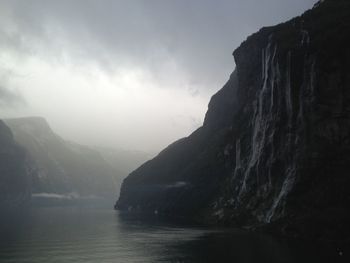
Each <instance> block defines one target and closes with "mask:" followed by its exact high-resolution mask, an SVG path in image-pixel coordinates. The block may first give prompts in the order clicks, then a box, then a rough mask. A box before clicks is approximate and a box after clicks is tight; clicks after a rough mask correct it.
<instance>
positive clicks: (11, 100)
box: [0, 0, 316, 153]
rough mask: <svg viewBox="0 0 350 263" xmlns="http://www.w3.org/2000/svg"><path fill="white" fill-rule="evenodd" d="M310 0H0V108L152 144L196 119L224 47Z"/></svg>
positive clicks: (83, 132)
mask: <svg viewBox="0 0 350 263" xmlns="http://www.w3.org/2000/svg"><path fill="white" fill-rule="evenodd" d="M315 2H316V0H293V1H290V0H216V1H213V0H60V1H57V0H0V118H12V117H23V116H41V117H44V118H46V120H47V121H48V122H49V124H50V125H51V127H52V128H53V130H54V131H55V132H56V133H57V134H59V135H61V136H62V137H63V138H65V139H67V140H71V141H75V142H78V143H81V144H85V145H94V146H108V147H117V148H123V149H132V150H142V151H146V152H151V153H156V152H158V151H160V150H161V149H162V148H164V147H165V146H167V145H168V144H170V143H171V142H173V141H174V140H177V139H179V138H181V137H184V136H188V135H189V134H190V133H191V132H193V131H194V130H195V129H196V128H198V127H199V126H201V124H202V122H203V119H204V116H205V112H206V110H207V105H208V103H209V100H210V97H211V96H212V95H213V94H214V93H215V92H216V91H218V90H219V89H220V88H221V87H222V86H223V85H224V84H225V82H226V81H227V80H228V78H229V75H230V73H231V72H232V71H233V70H234V67H235V64H234V59H233V57H232V52H233V50H234V49H235V48H237V47H238V46H239V45H240V43H241V42H242V41H244V40H245V39H246V38H247V37H248V36H249V35H250V34H252V33H254V32H256V31H257V30H259V29H260V28H261V27H263V26H271V25H275V24H278V23H280V22H283V21H286V20H288V19H290V18H292V17H294V16H297V15H300V14H302V13H303V12H304V11H305V10H307V9H310V8H311V7H312V6H313V5H314V4H315Z"/></svg>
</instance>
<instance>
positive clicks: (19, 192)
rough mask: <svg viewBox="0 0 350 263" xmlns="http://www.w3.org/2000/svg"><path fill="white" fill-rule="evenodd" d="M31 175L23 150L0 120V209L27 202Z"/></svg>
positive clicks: (29, 193)
mask: <svg viewBox="0 0 350 263" xmlns="http://www.w3.org/2000/svg"><path fill="white" fill-rule="evenodd" d="M32 173H33V171H32V170H31V169H30V163H29V161H28V159H27V158H26V154H25V151H24V149H22V148H21V147H19V146H18V145H17V144H16V142H15V141H14V139H13V135H12V133H11V130H10V129H9V128H8V127H7V126H6V125H5V124H4V122H3V121H1V120H0V208H4V207H6V208H10V207H17V206H19V205H23V204H24V203H26V202H28V201H29V199H30V195H31V185H30V181H31V180H30V178H31V176H32Z"/></svg>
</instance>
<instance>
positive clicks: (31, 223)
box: [0, 207, 348, 263]
mask: <svg viewBox="0 0 350 263" xmlns="http://www.w3.org/2000/svg"><path fill="white" fill-rule="evenodd" d="M340 251H341V252H342V253H343V255H342V256H340V255H339V252H340ZM347 251H348V250H346V248H345V247H344V245H339V244H337V245H336V244H319V243H310V242H298V241H291V240H284V239H276V238H272V237H269V236H264V235H260V234H252V233H247V232H244V231H239V230H232V229H230V230H229V229H208V228H201V227H191V226H180V225H174V224H169V223H164V222H161V221H157V222H154V221H153V222H149V221H148V222H145V221H142V222H141V221H139V220H136V219H134V218H130V217H129V216H125V215H122V214H119V213H118V212H116V211H113V210H111V209H96V208H91V207H90V208H87V207H84V208H76V207H75V208H73V207H61V208H59V207H55V208H35V209H34V208H33V209H31V210H29V211H22V212H21V213H17V214H16V215H12V216H11V217H9V216H8V215H4V214H3V212H2V214H1V222H0V262H16V263H22V262H122V263H124V262H236V263H243V262H270V263H273V262H279V263H280V262H287V263H289V262H348V261H347V259H346V256H347Z"/></svg>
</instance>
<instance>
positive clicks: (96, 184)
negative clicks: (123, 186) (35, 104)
mask: <svg viewBox="0 0 350 263" xmlns="http://www.w3.org/2000/svg"><path fill="white" fill-rule="evenodd" d="M5 122H6V124H7V125H8V126H9V127H10V129H11V130H12V132H13V134H14V139H15V140H16V141H17V143H18V144H20V145H21V146H22V147H24V148H25V149H26V150H27V152H28V153H29V157H30V158H31V159H32V160H33V163H35V167H36V172H37V173H36V174H37V175H36V176H35V177H33V178H32V180H33V182H32V191H33V193H42V192H46V193H58V194H65V193H71V192H75V193H77V194H79V195H82V196H85V195H98V196H105V197H112V196H114V195H115V191H116V189H117V185H118V182H116V174H115V173H116V171H115V170H114V169H113V167H111V166H110V165H109V164H108V163H107V162H106V161H105V160H104V159H103V158H102V157H101V156H100V154H99V153H98V152H97V151H95V150H93V149H90V148H88V147H85V146H81V145H78V144H75V143H70V142H67V141H65V140H63V139H62V138H61V137H59V136H58V135H56V134H55V133H54V132H53V131H52V129H51V128H50V126H49V125H48V123H47V122H46V120H45V119H43V118H40V117H27V118H18V119H8V120H5Z"/></svg>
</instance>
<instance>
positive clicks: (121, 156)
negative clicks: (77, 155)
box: [94, 147, 152, 182]
mask: <svg viewBox="0 0 350 263" xmlns="http://www.w3.org/2000/svg"><path fill="white" fill-rule="evenodd" d="M94 149H96V150H97V151H98V152H99V153H100V154H101V156H102V157H103V158H104V159H105V160H106V161H107V162H108V163H109V164H110V165H111V166H112V167H114V169H116V170H117V171H118V173H117V175H116V176H117V177H118V180H120V182H121V181H122V180H123V179H124V178H125V177H126V176H127V175H128V174H130V173H131V172H132V171H134V170H135V169H136V168H138V167H139V166H140V165H141V164H143V163H144V162H146V161H147V160H149V159H151V156H152V155H151V154H149V153H146V152H143V151H136V150H134V151H132V150H124V149H118V148H106V147H95V148H94Z"/></svg>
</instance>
